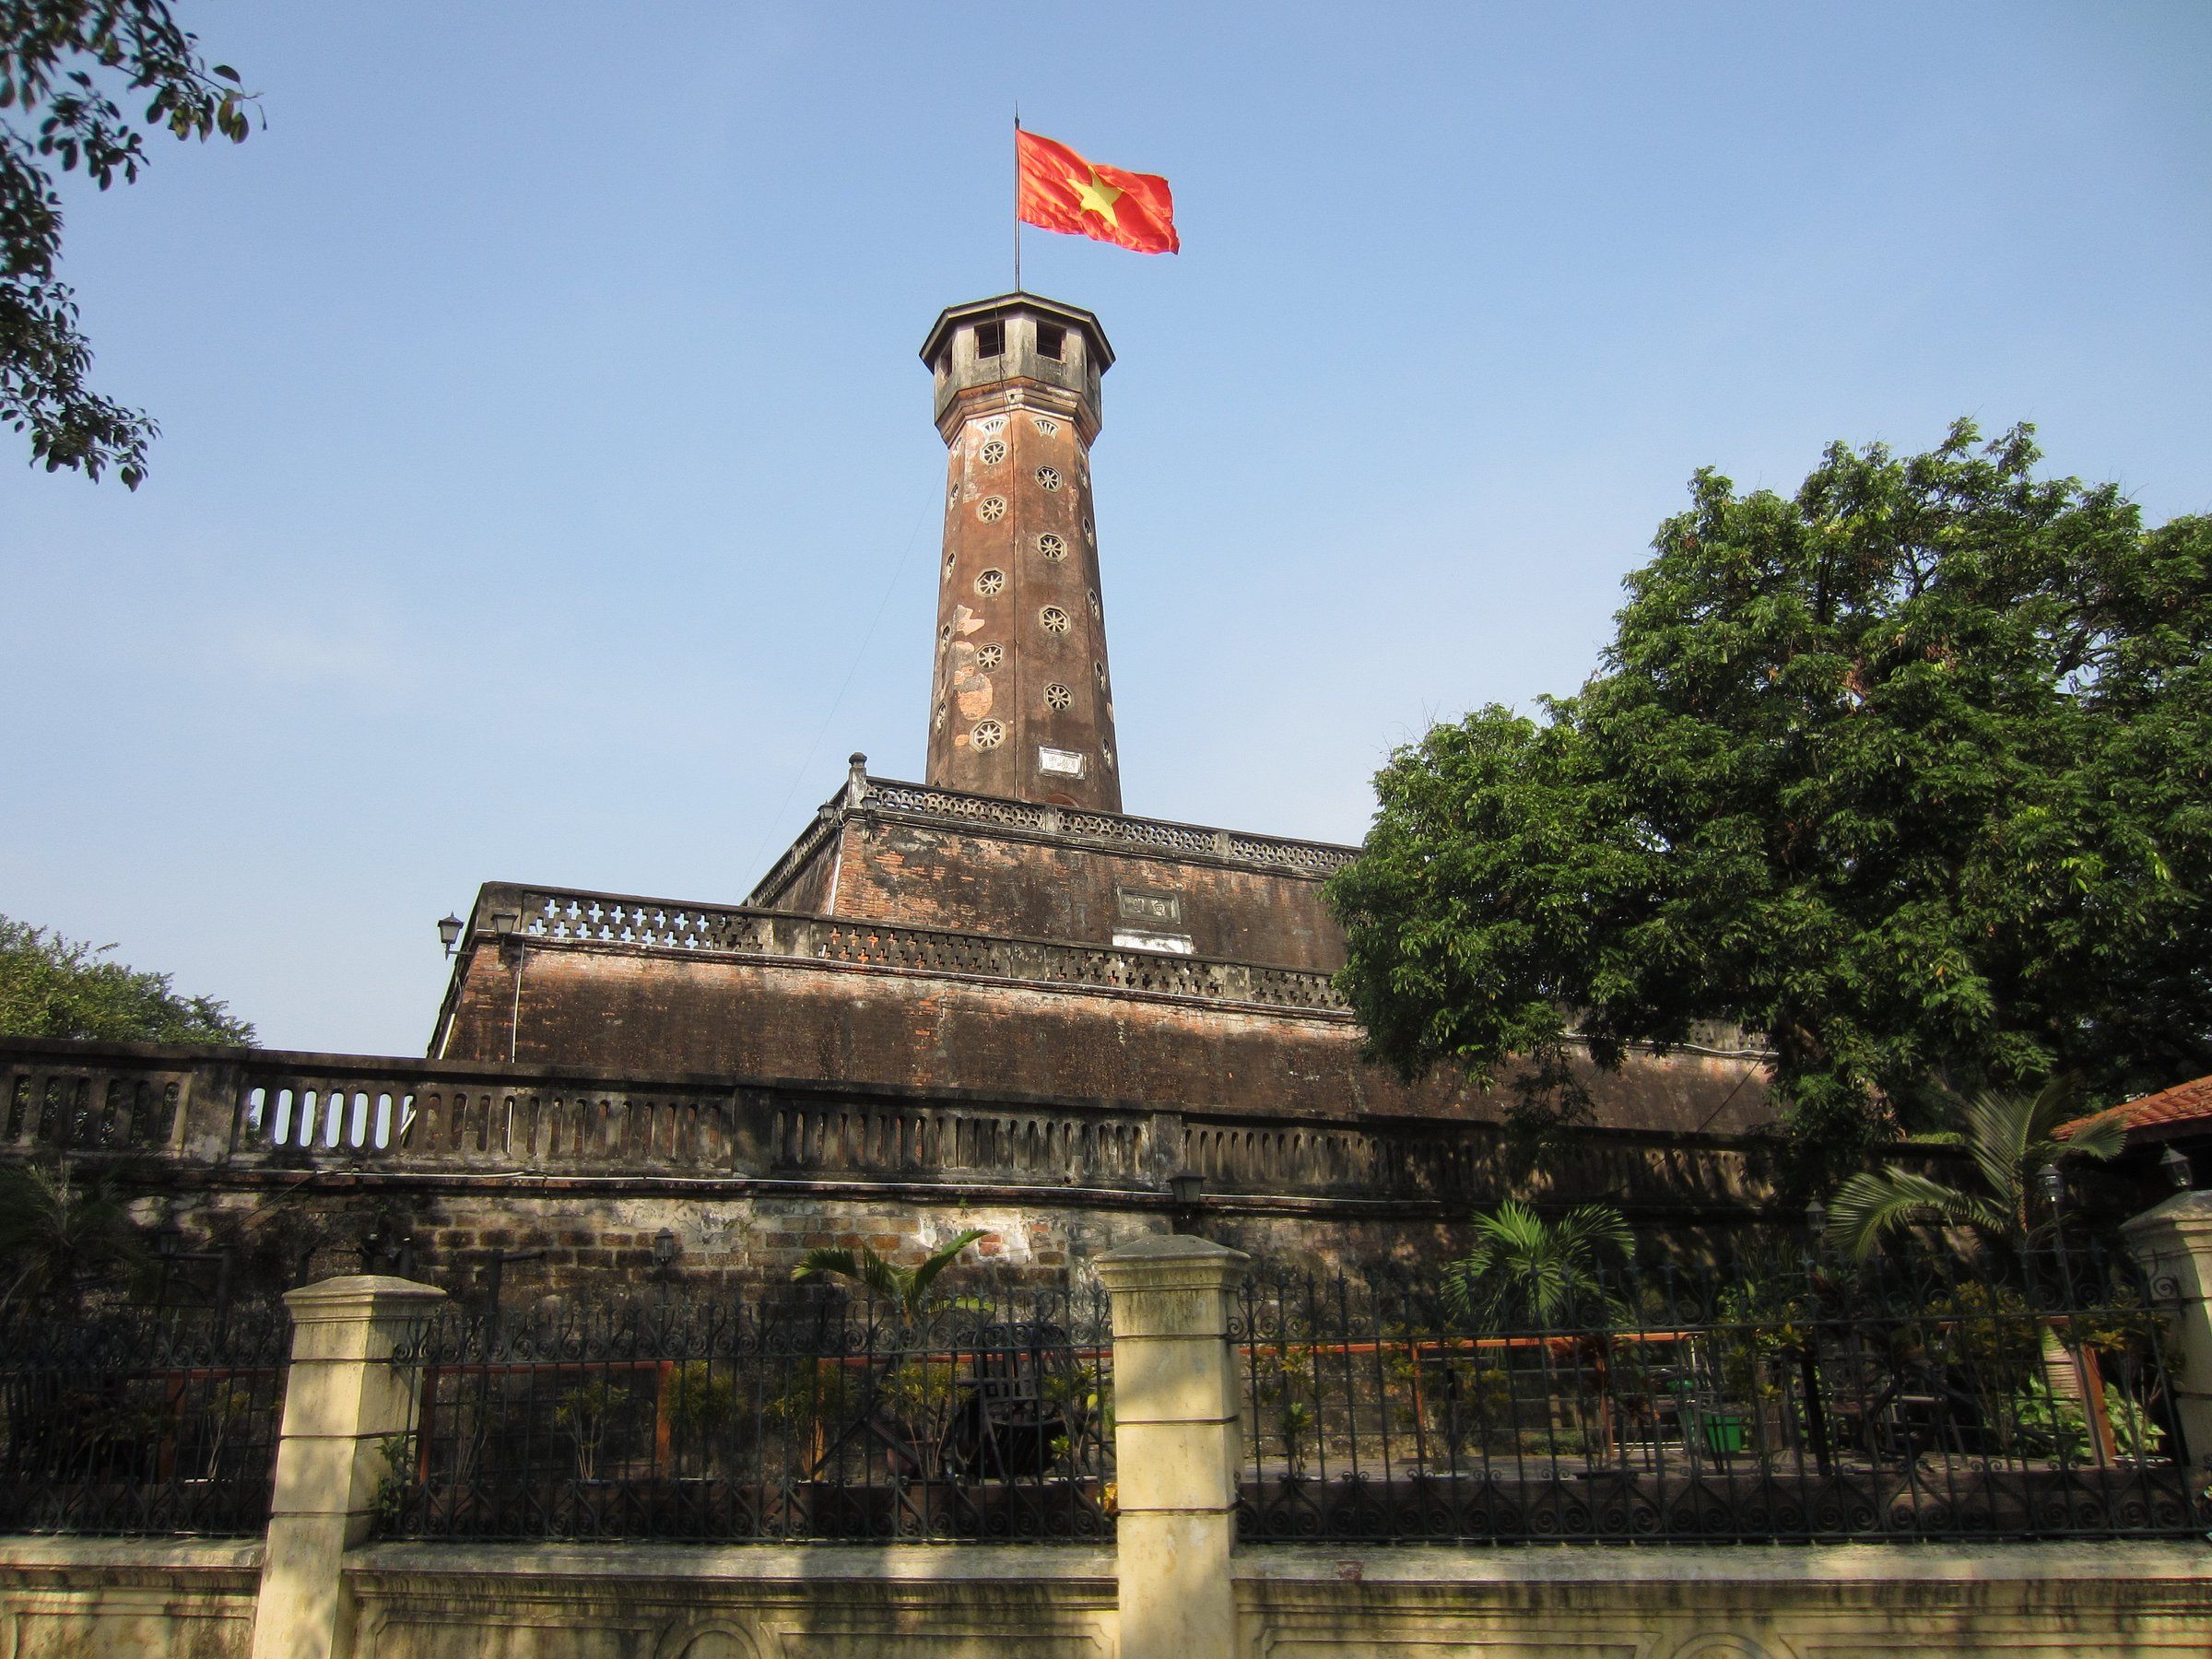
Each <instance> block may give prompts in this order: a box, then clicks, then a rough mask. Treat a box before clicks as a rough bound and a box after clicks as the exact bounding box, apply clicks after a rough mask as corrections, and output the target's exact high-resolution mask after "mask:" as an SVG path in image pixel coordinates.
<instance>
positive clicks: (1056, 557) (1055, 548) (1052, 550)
mask: <svg viewBox="0 0 2212 1659" xmlns="http://www.w3.org/2000/svg"><path fill="white" fill-rule="evenodd" d="M1037 551H1038V552H1040V553H1041V554H1043V555H1044V556H1045V558H1047V559H1052V560H1053V562H1054V563H1058V562H1059V561H1060V560H1061V559H1065V558H1066V557H1067V543H1065V541H1063V540H1061V538H1060V537H1058V536H1057V535H1041V536H1039V537H1038V538H1037Z"/></svg>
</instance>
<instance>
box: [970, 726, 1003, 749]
mask: <svg viewBox="0 0 2212 1659" xmlns="http://www.w3.org/2000/svg"><path fill="white" fill-rule="evenodd" d="M968 741H969V742H971V743H972V744H974V745H975V747H977V748H979V749H994V748H996V747H998V746H999V745H1000V744H1002V743H1004V742H1005V741H1006V727H1005V726H1002V725H1000V724H998V722H997V721H995V720H985V721H980V722H978V723H977V724H976V728H975V730H973V731H972V732H971V733H969V734H968Z"/></svg>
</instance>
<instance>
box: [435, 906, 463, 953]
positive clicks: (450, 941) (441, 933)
mask: <svg viewBox="0 0 2212 1659" xmlns="http://www.w3.org/2000/svg"><path fill="white" fill-rule="evenodd" d="M460 937H461V918H460V917H458V916H447V917H446V918H445V919H444V920H443V921H442V922H441V923H439V924H438V943H440V944H441V945H442V946H444V947H445V954H446V955H447V956H449V957H450V956H452V955H453V946H454V945H455V944H456V943H458V942H459V940H460Z"/></svg>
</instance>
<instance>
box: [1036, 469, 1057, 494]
mask: <svg viewBox="0 0 2212 1659" xmlns="http://www.w3.org/2000/svg"><path fill="white" fill-rule="evenodd" d="M1037 488H1040V489H1057V488H1060V475H1059V474H1058V473H1056V472H1054V471H1053V469H1052V468H1051V467H1049V466H1041V467H1039V468H1038V469H1037Z"/></svg>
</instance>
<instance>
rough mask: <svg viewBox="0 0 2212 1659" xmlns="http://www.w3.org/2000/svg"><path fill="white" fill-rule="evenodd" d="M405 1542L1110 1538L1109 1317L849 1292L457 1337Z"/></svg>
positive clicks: (1027, 1295)
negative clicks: (905, 1303) (891, 1299)
mask: <svg viewBox="0 0 2212 1659" xmlns="http://www.w3.org/2000/svg"><path fill="white" fill-rule="evenodd" d="M394 1363H395V1364H398V1365H401V1366H404V1367H406V1368H407V1369H408V1370H410V1371H413V1372H414V1373H416V1376H415V1381H416V1382H417V1386H418V1393H417V1401H418V1404H417V1411H416V1417H415V1421H414V1424H413V1426H412V1428H411V1429H410V1430H408V1432H406V1434H404V1435H401V1436H398V1437H395V1438H394V1440H393V1441H389V1442H387V1446H386V1451H385V1457H386V1461H387V1465H388V1470H389V1473H388V1475H387V1477H386V1478H385V1480H384V1483H383V1487H382V1496H381V1501H380V1507H379V1525H380V1529H381V1531H382V1534H383V1535H386V1536H391V1537H418V1538H419V1537H477V1538H663V1539H691V1540H725V1541H728V1540H772V1541H779V1542H786V1543H792V1542H806V1541H818V1540H841V1541H877V1542H888V1543H900V1542H931V1541H942V1540H958V1539H991V1540H997V1541H1019V1540H1053V1539H1061V1540H1065V1539H1077V1538H1085V1537H1097V1536H1102V1535H1105V1534H1107V1533H1108V1532H1110V1531H1111V1530H1112V1516H1113V1460H1112V1418H1111V1412H1112V1405H1111V1389H1112V1336H1111V1332H1110V1329H1109V1320H1108V1314H1107V1310H1106V1306H1105V1302H1104V1300H1103V1298H1102V1297H1100V1296H1098V1295H1096V1294H1070V1293H1068V1292H1065V1291H1040V1290H1033V1289H1024V1290H1011V1289H1000V1290H995V1291H992V1292H987V1293H978V1294H956V1295H953V1296H951V1297H948V1298H947V1299H946V1300H941V1301H939V1302H937V1303H935V1305H933V1306H932V1307H930V1308H929V1309H927V1310H926V1311H925V1312H923V1313H922V1314H921V1315H919V1316H918V1317H911V1318H910V1317H908V1316H906V1315H905V1314H904V1312H902V1311H901V1310H900V1308H899V1307H898V1306H897V1305H896V1304H893V1303H888V1302H878V1301H871V1300H865V1299H864V1300H853V1299H851V1298H848V1297H845V1296H843V1295H841V1294H840V1293H838V1292H835V1291H827V1292H820V1293H805V1292H800V1293H786V1294H783V1295H780V1296H776V1297H773V1298H769V1299H764V1300H737V1299H735V1298H729V1299H725V1300H716V1301H712V1302H708V1301H698V1300H681V1301H670V1302H665V1303H652V1304H643V1303H641V1304H636V1305H631V1306H628V1307H622V1308H614V1309H598V1310H588V1311H569V1312H559V1313H553V1314H548V1315H546V1316H544V1317H540V1318H534V1319H526V1320H520V1321H514V1320H511V1321H509V1322H507V1323H505V1324H500V1323H497V1322H495V1321H489V1320H486V1319H481V1318H479V1319H473V1320H472V1319H465V1318H461V1317H458V1316H456V1317H451V1318H446V1319H441V1320H440V1321H438V1322H436V1323H434V1324H431V1325H429V1327H427V1328H426V1329H425V1330H424V1332H423V1333H422V1335H421V1336H420V1338H419V1339H418V1340H417V1341H415V1342H413V1343H411V1344H409V1345H407V1346H406V1347H404V1348H403V1350H402V1351H401V1353H400V1355H399V1357H398V1358H397V1359H395V1361H394Z"/></svg>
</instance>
